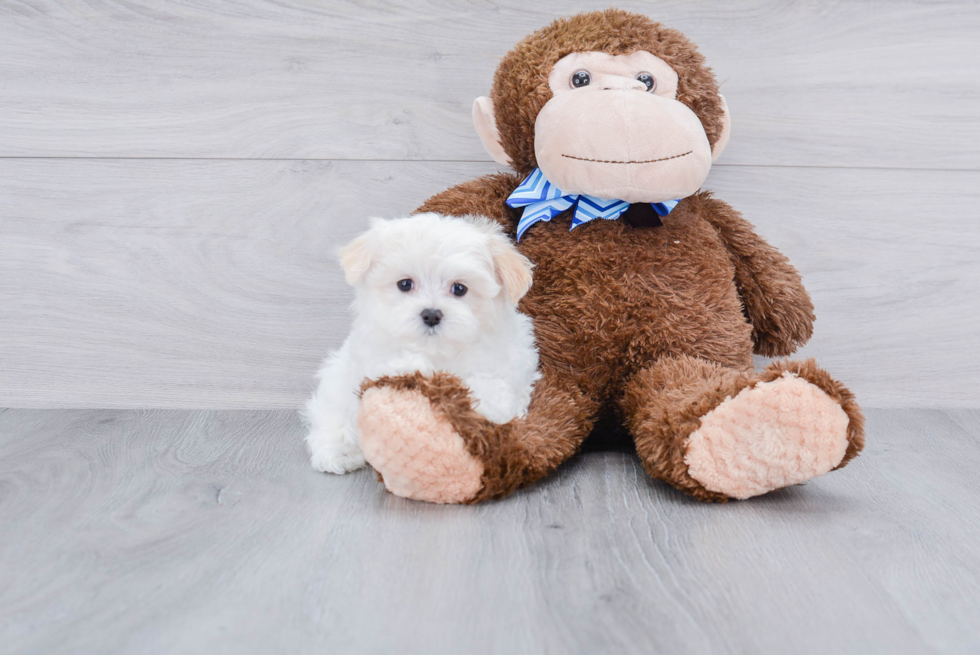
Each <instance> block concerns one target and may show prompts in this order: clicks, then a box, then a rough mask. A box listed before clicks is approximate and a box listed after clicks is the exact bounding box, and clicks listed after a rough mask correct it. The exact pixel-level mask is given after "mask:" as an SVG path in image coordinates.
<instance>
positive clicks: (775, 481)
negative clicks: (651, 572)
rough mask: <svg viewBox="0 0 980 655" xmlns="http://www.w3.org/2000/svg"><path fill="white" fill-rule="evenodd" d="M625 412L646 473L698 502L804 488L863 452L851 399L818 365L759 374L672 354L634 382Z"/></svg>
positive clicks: (782, 365)
mask: <svg viewBox="0 0 980 655" xmlns="http://www.w3.org/2000/svg"><path fill="white" fill-rule="evenodd" d="M623 410H624V414H625V416H626V422H627V426H628V427H629V429H630V432H631V433H632V435H633V438H634V440H635V442H636V450H637V453H638V454H639V456H640V459H641V460H642V461H643V465H644V467H645V468H646V470H647V472H648V473H649V474H650V475H651V476H652V477H654V478H657V479H659V480H663V481H665V482H667V483H669V484H671V485H673V486H674V487H677V488H678V489H680V490H681V491H685V492H687V493H689V494H691V495H692V496H694V497H695V498H698V499H700V500H727V499H729V498H749V497H751V496H758V495H760V494H764V493H766V492H769V491H772V490H774V489H779V488H781V487H786V486H789V485H793V484H799V483H801V482H805V481H806V480H809V479H811V478H814V477H817V476H818V475H823V474H824V473H827V472H828V471H831V470H833V469H835V468H840V467H842V466H844V465H845V464H846V463H847V462H848V461H850V460H851V459H852V458H853V457H855V456H856V455H857V454H858V453H859V452H860V451H861V448H862V447H863V446H864V429H863V422H864V418H863V416H862V415H861V410H860V408H858V405H857V403H856V402H855V401H854V396H853V394H851V392H850V391H848V390H847V388H845V387H844V386H843V385H842V384H841V383H839V382H837V381H836V380H834V379H832V378H831V377H830V375H828V374H827V373H826V372H825V371H823V370H822V369H820V368H819V367H818V366H817V365H816V363H815V362H814V361H813V360H807V361H805V362H799V361H797V362H786V361H783V362H775V363H773V364H771V365H770V366H769V367H768V368H766V369H765V370H764V371H762V372H761V373H756V372H752V371H741V370H737V369H729V368H725V367H723V366H720V365H718V364H715V363H712V362H708V361H705V360H702V359H697V358H694V357H687V356H681V357H674V358H668V359H665V360H661V361H659V362H657V363H656V364H654V365H653V366H651V367H649V368H647V369H644V370H643V371H641V372H640V373H638V374H637V375H636V376H635V377H634V378H633V380H632V381H631V382H630V383H629V385H628V387H627V390H626V393H625V395H624V398H623Z"/></svg>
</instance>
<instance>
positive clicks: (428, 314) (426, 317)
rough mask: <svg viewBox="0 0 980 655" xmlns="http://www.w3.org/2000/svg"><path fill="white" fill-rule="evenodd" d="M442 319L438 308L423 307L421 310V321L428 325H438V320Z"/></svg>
mask: <svg viewBox="0 0 980 655" xmlns="http://www.w3.org/2000/svg"><path fill="white" fill-rule="evenodd" d="M441 320H442V312H441V311H439V310H438V309H423V310H422V322H424V323H425V324H426V325H428V326H429V327H435V326H437V325H439V321H441Z"/></svg>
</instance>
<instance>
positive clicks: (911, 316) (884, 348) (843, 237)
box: [0, 160, 980, 408]
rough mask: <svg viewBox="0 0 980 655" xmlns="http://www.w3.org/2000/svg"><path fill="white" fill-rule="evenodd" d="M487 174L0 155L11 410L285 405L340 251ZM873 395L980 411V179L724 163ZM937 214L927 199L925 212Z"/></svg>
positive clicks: (884, 400) (838, 361)
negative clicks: (370, 225) (379, 221)
mask: <svg viewBox="0 0 980 655" xmlns="http://www.w3.org/2000/svg"><path fill="white" fill-rule="evenodd" d="M492 170H493V168H492V167H490V166H489V165H483V164H460V163H425V164H422V163H406V162H387V163H382V162H277V161H252V162H245V161H233V162H214V161H152V162H147V161H142V162H133V161H130V162H120V161H114V160H108V161H78V160H20V161H11V160H7V161H0V211H2V213H3V216H4V220H3V221H0V306H2V307H3V312H0V353H2V355H0V360H2V364H3V365H2V366H0V406H14V407H22V406H26V407H177V408H194V407H199V408H289V407H296V406H298V405H299V403H301V402H302V400H303V399H304V397H305V396H306V395H307V393H308V392H309V390H310V388H311V386H312V384H313V373H314V372H315V370H316V368H317V366H318V363H319V361H320V359H322V357H323V356H324V355H325V354H326V352H327V350H328V349H329V348H331V347H336V346H338V345H339V344H340V342H341V341H342V339H343V337H344V335H345V333H346V330H347V326H348V324H349V323H348V321H349V319H348V314H347V304H348V303H349V301H350V298H351V296H350V292H349V289H348V288H347V286H346V285H345V284H344V282H343V279H342V275H341V271H340V269H339V266H338V265H337V264H336V262H335V258H334V254H333V253H334V251H335V249H336V248H337V247H339V246H340V245H341V244H343V243H345V242H346V241H347V240H348V239H350V238H351V237H352V236H353V235H354V234H355V233H357V232H358V231H360V230H361V229H363V227H364V223H365V219H366V216H367V215H368V214H376V215H383V216H398V215H400V214H401V213H403V212H404V211H406V210H408V209H410V208H413V207H415V206H417V205H418V204H419V203H420V202H421V201H422V200H423V199H425V198H426V197H428V196H429V195H430V194H432V193H435V192H437V191H439V190H441V189H443V188H445V187H447V186H449V185H451V184H455V183H458V182H461V181H464V180H466V179H470V178H473V177H476V176H478V175H480V174H482V173H486V172H490V171H492ZM707 187H708V188H712V189H715V190H716V192H717V195H718V197H720V198H723V199H726V200H728V201H729V202H731V203H732V204H733V205H734V206H735V207H737V208H739V209H740V210H742V211H743V212H744V214H745V215H746V216H747V217H748V218H749V219H750V220H752V221H753V222H754V223H755V224H756V225H757V226H758V229H759V232H760V233H761V234H763V235H764V236H765V237H766V238H768V239H769V240H770V241H771V242H772V243H774V244H775V245H776V246H778V247H779V248H781V249H782V250H784V251H785V252H786V253H787V254H788V255H789V256H790V258H791V259H792V260H793V262H794V263H795V264H796V265H797V267H798V268H799V269H800V271H801V272H802V273H803V276H804V281H805V282H806V284H807V287H808V288H809V290H810V292H811V293H812V295H813V297H814V300H815V303H816V307H817V316H818V320H817V324H816V335H815V337H814V339H813V340H812V342H811V344H810V345H809V346H807V348H806V349H805V350H804V351H803V354H804V355H807V356H815V357H817V358H818V359H819V360H820V361H821V362H822V363H823V365H825V366H826V367H827V368H828V370H830V371H831V372H832V373H833V374H835V375H836V376H838V377H839V378H840V379H842V380H844V381H845V382H846V383H847V384H849V385H851V386H852V388H853V389H854V390H855V391H856V393H857V394H858V398H859V399H860V400H861V401H862V402H863V403H864V404H865V405H870V406H899V407H901V406H913V407H914V406H934V407H977V406H980V339H978V338H977V325H978V323H980V256H978V255H980V233H978V231H977V230H976V228H975V223H976V221H975V213H976V210H975V208H976V207H977V206H978V204H980V173H972V172H955V173H953V172H932V171H894V170H860V171H851V170H836V169H819V168H815V169H799V168H759V169H756V168H752V167H730V168H723V169H716V170H715V171H713V172H712V176H711V178H710V179H709V183H708V184H707ZM924 202H927V203H928V205H929V208H928V211H925V212H924V211H923V209H922V206H923V203H924Z"/></svg>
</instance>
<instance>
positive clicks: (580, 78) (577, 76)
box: [571, 70, 592, 89]
mask: <svg viewBox="0 0 980 655" xmlns="http://www.w3.org/2000/svg"><path fill="white" fill-rule="evenodd" d="M590 82H592V75H591V74H589V71H586V70H581V71H575V72H574V73H572V79H571V84H572V88H574V89H578V88H579V87H583V86H589V83H590Z"/></svg>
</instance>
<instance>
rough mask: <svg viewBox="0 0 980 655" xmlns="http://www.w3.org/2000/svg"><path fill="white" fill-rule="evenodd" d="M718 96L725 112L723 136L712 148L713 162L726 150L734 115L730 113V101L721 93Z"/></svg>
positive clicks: (722, 118)
mask: <svg viewBox="0 0 980 655" xmlns="http://www.w3.org/2000/svg"><path fill="white" fill-rule="evenodd" d="M718 98H719V99H720V100H721V108H722V110H724V112H725V113H724V115H722V117H721V136H719V137H718V140H717V141H715V145H714V146H713V147H712V148H711V163H714V162H716V161H718V158H719V157H721V153H722V152H723V151H724V150H725V146H727V145H728V137H730V136H731V135H732V116H731V114H729V113H728V103H727V102H725V96H723V95H721V94H720V93H719V94H718Z"/></svg>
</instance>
